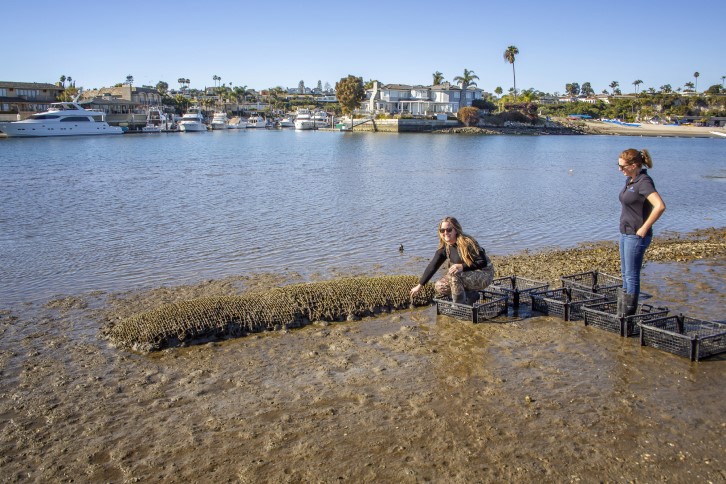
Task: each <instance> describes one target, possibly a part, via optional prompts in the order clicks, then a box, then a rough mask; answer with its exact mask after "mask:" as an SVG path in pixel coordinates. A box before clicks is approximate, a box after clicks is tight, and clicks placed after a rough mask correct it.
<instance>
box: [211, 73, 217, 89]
mask: <svg viewBox="0 0 726 484" xmlns="http://www.w3.org/2000/svg"><path fill="white" fill-rule="evenodd" d="M212 80H213V81H214V87H217V81H218V80H219V76H218V75H217V74H215V75H213V76H212Z"/></svg>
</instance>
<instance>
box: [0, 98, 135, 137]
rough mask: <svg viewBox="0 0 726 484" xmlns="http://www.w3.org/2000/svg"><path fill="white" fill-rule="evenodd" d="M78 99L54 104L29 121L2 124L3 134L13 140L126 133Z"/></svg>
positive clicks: (1, 130) (28, 119) (102, 114)
mask: <svg viewBox="0 0 726 484" xmlns="http://www.w3.org/2000/svg"><path fill="white" fill-rule="evenodd" d="M77 100H78V96H76V98H75V99H74V100H73V101H70V102H58V103H52V104H51V105H50V107H49V108H48V110H47V111H44V112H42V113H37V114H33V115H32V116H30V117H29V118H27V119H23V120H20V121H10V122H6V123H0V132H2V133H4V134H5V135H6V136H7V137H9V138H35V137H41V136H88V135H102V134H123V132H124V131H123V129H122V128H120V127H119V126H110V125H109V124H108V123H107V122H106V115H105V114H104V113H103V112H101V111H95V110H91V109H84V108H83V107H81V105H80V104H78V103H77Z"/></svg>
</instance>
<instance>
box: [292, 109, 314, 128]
mask: <svg viewBox="0 0 726 484" xmlns="http://www.w3.org/2000/svg"><path fill="white" fill-rule="evenodd" d="M294 125H295V129H302V130H305V129H315V124H313V117H312V114H311V113H310V110H309V109H306V108H300V109H298V110H297V114H295V122H294Z"/></svg>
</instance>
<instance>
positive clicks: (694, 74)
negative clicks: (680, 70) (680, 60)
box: [693, 71, 701, 93]
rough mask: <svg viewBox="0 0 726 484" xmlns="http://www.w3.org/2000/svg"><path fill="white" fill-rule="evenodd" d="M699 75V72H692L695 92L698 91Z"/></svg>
mask: <svg viewBox="0 0 726 484" xmlns="http://www.w3.org/2000/svg"><path fill="white" fill-rule="evenodd" d="M700 75H701V73H700V72H698V71H696V72H694V73H693V77H695V78H696V93H698V77H699V76H700Z"/></svg>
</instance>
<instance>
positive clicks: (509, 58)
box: [504, 45, 519, 102]
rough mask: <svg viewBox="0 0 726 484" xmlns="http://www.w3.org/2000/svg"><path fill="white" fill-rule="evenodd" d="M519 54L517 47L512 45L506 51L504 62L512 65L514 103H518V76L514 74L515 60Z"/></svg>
mask: <svg viewBox="0 0 726 484" xmlns="http://www.w3.org/2000/svg"><path fill="white" fill-rule="evenodd" d="M518 54H519V49H517V47H515V46H513V45H510V46H509V47H507V50H505V51H504V61H505V62H509V63H510V64H512V77H513V78H514V102H517V75H516V73H515V72H514V60H515V56H516V55H518Z"/></svg>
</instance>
